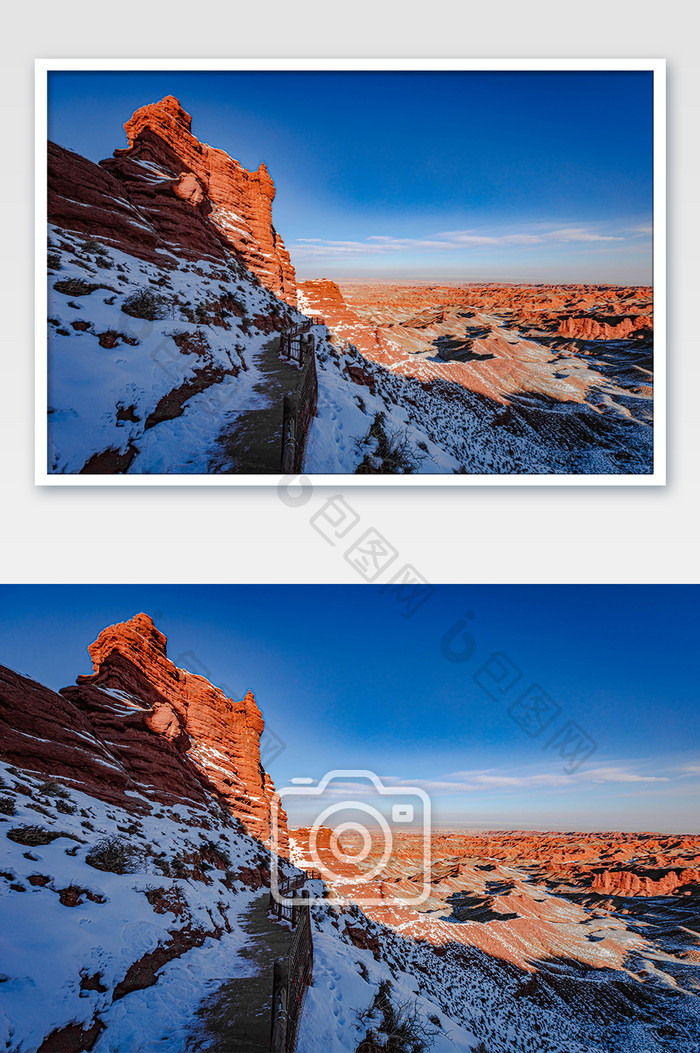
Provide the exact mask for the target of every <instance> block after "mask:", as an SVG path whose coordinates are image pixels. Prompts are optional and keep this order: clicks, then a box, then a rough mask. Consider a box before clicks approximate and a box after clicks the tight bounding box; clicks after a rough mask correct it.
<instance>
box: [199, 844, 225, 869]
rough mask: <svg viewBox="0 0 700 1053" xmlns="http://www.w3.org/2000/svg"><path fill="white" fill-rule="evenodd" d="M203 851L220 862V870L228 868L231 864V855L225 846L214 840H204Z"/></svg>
mask: <svg viewBox="0 0 700 1053" xmlns="http://www.w3.org/2000/svg"><path fill="white" fill-rule="evenodd" d="M202 853H203V854H205V853H206V855H207V856H209V858H210V860H215V861H216V863H218V864H219V866H218V868H217V869H218V870H227V869H228V868H229V867H230V866H231V857H230V855H229V854H228V852H226V851H225V850H224V849H223V848H221V847H220V846H219V845H217V844H216V843H215V842H214V841H203V842H202Z"/></svg>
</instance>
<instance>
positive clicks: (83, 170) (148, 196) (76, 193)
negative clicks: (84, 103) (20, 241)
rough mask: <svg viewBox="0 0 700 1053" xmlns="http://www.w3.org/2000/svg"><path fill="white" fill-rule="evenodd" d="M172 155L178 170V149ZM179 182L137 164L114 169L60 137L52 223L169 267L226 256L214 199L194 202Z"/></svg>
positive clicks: (52, 148) (51, 167)
mask: <svg viewBox="0 0 700 1053" xmlns="http://www.w3.org/2000/svg"><path fill="white" fill-rule="evenodd" d="M168 160H169V162H170V165H171V171H174V172H175V173H177V171H178V170H179V168H180V167H181V165H180V163H179V161H178V160H177V158H176V157H175V155H172V156H171V157H170V158H169V159H168ZM174 183H175V180H174V178H172V179H171V178H162V179H157V180H156V179H154V178H153V174H152V173H151V172H149V171H148V170H147V169H146V168H143V167H141V166H137V165H132V166H124V168H123V169H122V170H121V171H120V170H119V169H117V168H115V170H114V171H113V172H109V171H108V170H107V167H106V166H105V165H104V164H103V165H96V164H93V162H92V161H88V160H87V159H86V158H85V157H81V156H80V155H79V154H75V153H72V152H71V151H70V150H64V149H63V147H61V146H57V145H56V144H55V143H49V146H48V220H49V223H51V224H53V225H54V226H56V227H58V228H60V229H61V230H69V231H74V232H76V233H79V234H84V235H85V236H86V238H91V239H92V238H94V239H97V240H99V241H100V242H102V243H104V245H105V246H106V247H114V248H116V249H119V250H120V251H121V252H126V253H129V255H131V256H135V257H136V258H137V259H140V260H146V261H147V262H148V263H155V264H157V265H158V266H160V267H163V268H168V269H172V268H173V267H175V266H176V265H177V263H178V261H179V260H190V261H193V260H200V259H207V260H219V261H222V260H224V259H225V257H226V256H227V254H228V252H229V246H228V245H227V244H226V243H225V242H224V240H223V239H222V237H221V235H220V233H219V231H218V229H217V228H216V227H215V226H214V224H213V223H211V221H210V220H209V219H208V218H207V215H208V209H209V208H210V206H209V205H208V202H206V201H205V200H204V199H203V198H202V199H201V200H200V201H199V202H197V203H196V205H195V207H193V203H191V202H190V201H187V200H184V199H183V198H182V197H181V196H179V195H178V194H177V193H176V192H175V191H174V189H173V187H174Z"/></svg>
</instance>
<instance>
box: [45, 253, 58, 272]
mask: <svg viewBox="0 0 700 1053" xmlns="http://www.w3.org/2000/svg"><path fill="white" fill-rule="evenodd" d="M46 266H47V267H48V269H49V270H50V271H60V269H61V257H60V256H59V255H58V253H57V252H50V253H49V254H48V256H47V257H46Z"/></svg>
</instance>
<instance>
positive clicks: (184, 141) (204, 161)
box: [48, 95, 296, 305]
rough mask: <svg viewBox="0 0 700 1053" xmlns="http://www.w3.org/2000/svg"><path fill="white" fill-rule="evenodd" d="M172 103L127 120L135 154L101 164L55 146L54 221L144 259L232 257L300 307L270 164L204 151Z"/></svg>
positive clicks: (51, 174)
mask: <svg viewBox="0 0 700 1053" xmlns="http://www.w3.org/2000/svg"><path fill="white" fill-rule="evenodd" d="M191 124H192V119H191V117H190V115H189V114H188V113H186V112H185V111H184V109H183V108H182V107H181V106H180V103H179V102H178V101H177V99H175V98H173V96H171V95H169V96H167V98H165V99H163V100H162V101H161V102H158V103H153V104H150V105H148V106H143V107H142V108H141V109H139V110H137V111H136V112H135V113H134V115H133V116H132V117H131V118H130V119H129V120H128V121H127V122H126V124H125V125H124V129H125V131H126V135H127V139H128V141H129V146H128V147H127V148H126V149H123V150H115V152H114V156H113V157H111V158H107V159H106V160H104V161H101V162H100V164H99V165H95V164H93V163H92V162H91V161H88V160H86V159H85V158H84V157H80V156H79V155H78V154H75V153H72V152H71V151H70V150H65V149H63V147H60V146H57V145H55V144H54V143H49V153H48V218H49V222H50V223H53V224H55V225H56V226H57V227H60V228H64V229H66V230H71V231H77V232H80V233H84V234H87V235H89V236H91V237H97V238H105V239H107V240H108V241H109V242H110V243H112V244H113V245H115V246H116V247H117V248H120V249H122V250H123V251H125V252H129V253H131V254H132V255H135V256H137V257H139V258H141V259H147V260H149V261H151V262H157V263H160V264H161V265H163V266H165V267H167V266H172V261H169V256H170V255H171V254H172V255H175V256H176V257H177V258H179V259H182V258H184V259H187V260H196V259H214V260H223V259H224V258H225V257H226V255H227V253H228V252H233V253H234V254H235V255H236V256H237V257H238V258H239V259H241V260H242V262H243V263H244V264H245V266H246V267H247V269H248V270H249V271H250V272H251V273H252V274H253V275H255V277H256V278H257V279H258V280H259V281H260V282H261V283H262V284H263V285H264V286H266V287H267V288H268V289H270V290H271V291H272V292H273V293H274V294H275V295H276V296H278V297H280V299H282V300H285V301H286V302H287V303H289V304H292V305H296V283H295V274H294V268H293V266H292V264H291V261H290V258H289V253H288V252H287V250H286V248H285V246H284V242H283V241H282V239H281V238H280V236H279V234H278V233H277V231H276V230H275V228H274V225H273V223H272V202H273V200H274V198H275V187H274V183H273V182H272V179H271V178H270V175H269V173H268V171H267V168H266V166H265V163H264V162H262V163H261V164H260V167H259V168H258V169H257V171H255V172H249V171H248V170H247V169H245V168H244V167H243V166H242V165H241V164H240V163H239V162H238V161H235V160H234V159H233V158H231V157H229V155H228V154H227V153H225V151H223V150H218V149H214V148H213V147H210V146H207V145H206V144H204V143H200V142H199V140H198V139H196V138H195V136H193V135H192V132H191Z"/></svg>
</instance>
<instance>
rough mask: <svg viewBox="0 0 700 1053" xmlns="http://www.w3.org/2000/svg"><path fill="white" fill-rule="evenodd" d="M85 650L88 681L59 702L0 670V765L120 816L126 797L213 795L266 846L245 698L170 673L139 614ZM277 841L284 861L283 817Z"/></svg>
mask: <svg viewBox="0 0 700 1053" xmlns="http://www.w3.org/2000/svg"><path fill="white" fill-rule="evenodd" d="M88 650H89V653H90V657H91V658H92V663H93V669H94V672H93V673H92V674H90V675H87V676H79V677H78V679H77V682H76V684H75V685H74V686H71V687H66V688H63V689H62V691H60V692H59V693H55V692H53V691H50V690H49V689H48V688H45V687H41V686H40V685H39V684H36V683H34V682H33V681H31V680H28V679H27V678H25V677H22V676H20V675H19V674H17V673H14V672H12V671H11V670H9V669H5V668H3V667H0V741H1V742H2V746H1V747H0V756H1V757H2V758H3V759H4V760H6V761H8V762H9V763H11V764H15V765H18V766H20V767H23V768H25V769H29V770H34V771H39V772H42V773H46V774H47V775H53V776H58V777H60V778H62V779H64V780H67V781H69V782H70V783H72V784H73V785H74V786H75V787H76V788H77V789H84V790H85V791H86V792H88V793H91V794H93V795H94V796H96V797H99V798H101V799H103V800H108V801H113V802H114V803H118V804H120V805H122V806H125V807H134V794H136V793H138V794H141V795H143V796H146V797H149V798H152V799H153V800H155V801H159V802H162V803H166V802H167V803H170V804H173V803H178V802H179V803H185V804H186V803H200V802H202V801H203V800H204V798H205V794H206V793H207V792H208V793H213V794H215V795H217V796H219V797H220V798H221V800H222V802H225V804H226V805H227V807H228V808H229V810H230V811H231V813H232V814H233V815H234V816H236V818H238V819H239V820H240V821H241V822H242V823H243V825H244V826H245V828H246V830H247V831H248V832H249V833H251V834H252V835H253V836H254V837H257V838H259V839H260V840H261V841H264V842H268V843H269V841H270V835H271V805H270V802H271V799H272V796H273V794H274V792H275V789H274V785H273V783H272V780H271V778H270V776H269V775H268V774H267V772H266V771H265V770H264V768H263V766H262V762H261V758H260V736H261V734H262V731H263V728H264V725H265V722H264V720H263V717H262V714H261V712H260V709H259V707H258V704H257V702H256V701H255V697H254V695H253V693H252V691H248V692H247V694H246V695H245V697H244V698H243V699H241V700H235V699H232V698H228V697H227V695H226V694H225V693H224V692H223V691H222V690H221V689H220V688H218V687H215V686H214V685H213V684H211V683H210V682H209V681H208V680H207V679H206V678H205V677H203V676H199V675H198V674H196V673H189V672H187V671H186V670H184V669H178V667H177V666H176V665H174V663H173V662H171V661H170V659H169V658H168V656H167V641H166V638H165V636H164V635H163V633H162V632H160V631H159V630H158V629H157V628H156V626H155V625H154V623H153V621H152V620H151V618H150V617H148V615H146V614H138V615H136V617H134V618H131V619H130V620H129V621H127V622H121V623H119V624H117V625H112V626H110V627H109V628H107V629H105V630H104V631H103V632H101V633H100V635H99V636H98V638H97V640H96V641H95V642H94V643H93V644H92V645H91V646H90V647H89V648H88ZM279 832H280V838H279V841H278V844H277V845H276V846H275V847H277V849H278V850H279V851H281V852H285V851H286V849H287V833H286V816H285V815H284V813H283V812H282V813H281V814H280V831H279Z"/></svg>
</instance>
